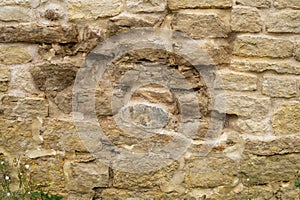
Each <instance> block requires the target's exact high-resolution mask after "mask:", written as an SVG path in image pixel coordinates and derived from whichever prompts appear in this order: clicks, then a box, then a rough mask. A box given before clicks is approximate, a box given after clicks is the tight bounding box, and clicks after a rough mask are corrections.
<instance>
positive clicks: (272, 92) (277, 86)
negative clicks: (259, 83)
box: [262, 75, 298, 98]
mask: <svg viewBox="0 0 300 200" xmlns="http://www.w3.org/2000/svg"><path fill="white" fill-rule="evenodd" d="M297 90H298V88H297V80H295V78H294V77H285V76H274V75H266V76H264V79H263V89H262V93H263V94H265V95H268V96H270V97H285V98H291V97H296V95H297Z"/></svg>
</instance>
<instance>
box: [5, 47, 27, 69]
mask: <svg viewBox="0 0 300 200" xmlns="http://www.w3.org/2000/svg"><path fill="white" fill-rule="evenodd" d="M31 60H32V57H31V55H30V54H29V50H28V48H27V47H23V46H16V45H13V46H7V45H1V46H0V65H14V64H23V63H28V62H30V61H31Z"/></svg>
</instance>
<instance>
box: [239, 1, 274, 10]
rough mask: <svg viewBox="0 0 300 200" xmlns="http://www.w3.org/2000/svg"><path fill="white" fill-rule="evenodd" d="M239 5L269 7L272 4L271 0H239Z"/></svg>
mask: <svg viewBox="0 0 300 200" xmlns="http://www.w3.org/2000/svg"><path fill="white" fill-rule="evenodd" d="M236 4H237V5H242V6H251V7H257V8H269V7H270V6H271V4H272V2H271V0H257V1H251V0H237V1H236Z"/></svg>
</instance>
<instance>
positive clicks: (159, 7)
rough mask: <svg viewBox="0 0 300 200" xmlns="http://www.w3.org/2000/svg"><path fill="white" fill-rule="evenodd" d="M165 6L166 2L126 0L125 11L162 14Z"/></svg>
mask: <svg viewBox="0 0 300 200" xmlns="http://www.w3.org/2000/svg"><path fill="white" fill-rule="evenodd" d="M166 5H167V2H166V0H150V1H147V0H142V1H139V0H126V6H127V9H128V10H129V11H131V12H162V11H164V10H165V9H166Z"/></svg>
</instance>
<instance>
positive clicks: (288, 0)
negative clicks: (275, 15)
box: [274, 0, 300, 9]
mask: <svg viewBox="0 0 300 200" xmlns="http://www.w3.org/2000/svg"><path fill="white" fill-rule="evenodd" d="M274 6H275V7H276V8H293V9H299V8H300V1H299V0H275V1H274Z"/></svg>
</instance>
